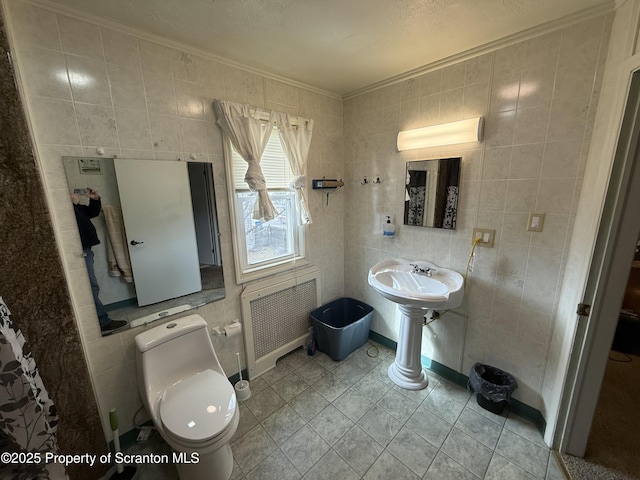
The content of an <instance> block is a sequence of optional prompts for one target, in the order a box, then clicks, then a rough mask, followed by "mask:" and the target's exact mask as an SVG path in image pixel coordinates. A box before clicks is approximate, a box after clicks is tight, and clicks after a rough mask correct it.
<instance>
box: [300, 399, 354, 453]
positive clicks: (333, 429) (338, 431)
mask: <svg viewBox="0 0 640 480" xmlns="http://www.w3.org/2000/svg"><path fill="white" fill-rule="evenodd" d="M309 425H311V427H313V429H314V430H315V431H316V432H318V434H319V435H320V436H321V437H322V438H324V439H325V440H326V441H327V443H329V445H335V443H336V442H337V441H338V440H340V439H341V438H342V437H343V436H344V435H345V434H346V433H347V432H348V431H349V430H351V428H353V425H354V423H353V421H351V420H349V418H348V417H347V416H346V415H344V414H343V413H342V412H341V411H340V410H338V409H337V408H336V407H334V406H333V405H329V406H328V407H327V408H325V409H324V410H323V411H322V412H320V413H319V414H318V415H316V417H314V419H313V420H311V421H310V422H309Z"/></svg>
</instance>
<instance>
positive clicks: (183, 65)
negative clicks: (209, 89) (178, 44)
mask: <svg viewBox="0 0 640 480" xmlns="http://www.w3.org/2000/svg"><path fill="white" fill-rule="evenodd" d="M169 55H170V57H171V68H172V71H173V76H174V78H176V79H178V80H185V81H187V82H194V83H197V82H199V81H200V66H199V63H198V57H197V56H196V55H193V54H191V53H187V52H183V51H180V50H171V51H170V54H169Z"/></svg>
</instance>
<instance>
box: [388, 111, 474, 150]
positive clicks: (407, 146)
mask: <svg viewBox="0 0 640 480" xmlns="http://www.w3.org/2000/svg"><path fill="white" fill-rule="evenodd" d="M483 133H484V117H477V118H470V119H469V120H461V121H459V122H451V123H443V124H441V125H433V126H432V127H423V128H414V129H413V130H404V131H401V132H399V133H398V142H397V145H398V151H400V152H401V151H403V150H411V149H414V148H428V147H439V146H442V145H453V144H456V143H466V142H481V141H482V138H483Z"/></svg>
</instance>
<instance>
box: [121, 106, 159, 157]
mask: <svg viewBox="0 0 640 480" xmlns="http://www.w3.org/2000/svg"><path fill="white" fill-rule="evenodd" d="M115 115H116V124H117V126H118V138H119V139H120V147H121V148H126V149H132V150H148V149H152V148H153V142H152V140H151V129H150V127H149V117H148V116H147V112H145V111H141V110H126V109H123V108H116V109H115Z"/></svg>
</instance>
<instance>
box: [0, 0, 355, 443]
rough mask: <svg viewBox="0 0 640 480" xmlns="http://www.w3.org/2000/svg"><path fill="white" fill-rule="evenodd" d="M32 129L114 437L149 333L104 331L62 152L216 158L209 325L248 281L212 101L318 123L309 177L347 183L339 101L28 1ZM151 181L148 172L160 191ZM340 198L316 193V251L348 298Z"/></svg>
mask: <svg viewBox="0 0 640 480" xmlns="http://www.w3.org/2000/svg"><path fill="white" fill-rule="evenodd" d="M6 7H7V8H6V12H7V13H8V15H7V23H8V26H9V32H10V34H11V36H12V40H13V46H14V49H15V50H14V61H15V62H16V63H17V66H18V69H19V72H20V77H21V82H22V87H23V92H24V94H25V95H26V101H27V105H28V110H29V115H30V120H31V124H32V125H31V126H32V132H33V134H34V137H35V142H36V145H37V150H38V157H39V161H40V164H41V170H42V174H43V182H44V184H45V189H46V194H47V197H48V199H49V202H50V208H51V212H52V216H53V223H54V228H55V232H56V237H57V241H58V244H59V246H60V249H61V250H62V256H63V261H64V264H65V265H64V267H65V271H66V273H67V278H68V283H69V288H70V292H71V296H72V299H73V302H74V305H75V311H76V317H77V320H78V324H79V328H80V330H81V335H82V338H83V340H84V345H85V349H86V352H87V356H88V362H89V366H90V370H91V372H92V374H93V380H94V384H95V389H96V394H97V397H98V401H99V404H100V407H101V412H102V421H103V425H104V427H105V432H106V435H107V436H108V437H109V438H110V430H109V427H108V424H107V423H105V422H106V421H107V414H108V411H109V409H111V408H112V407H117V408H118V411H119V416H120V419H121V420H120V422H121V426H120V431H121V432H125V431H127V430H129V429H130V428H131V425H132V423H131V421H132V418H133V414H134V412H135V411H136V410H137V409H138V408H139V407H140V406H141V402H140V400H139V398H138V390H137V383H136V381H137V380H136V369H135V365H136V364H135V362H136V360H135V349H134V344H133V337H134V336H135V335H136V334H138V333H140V332H141V331H142V329H141V328H138V329H134V330H131V331H126V332H124V333H120V334H116V335H112V336H109V337H104V338H102V337H101V336H100V331H99V329H98V322H97V318H96V315H95V308H94V306H93V303H92V296H91V291H90V289H89V284H88V281H87V277H86V274H85V273H84V272H85V270H84V266H83V265H84V262H83V259H82V258H81V257H80V256H79V255H78V254H79V252H81V248H80V243H79V238H78V234H77V230H76V227H75V219H74V217H73V213H72V212H73V211H72V209H71V204H70V203H69V192H68V189H67V183H66V179H65V175H64V171H63V168H62V161H61V157H62V156H63V155H72V156H74V155H85V156H96V149H97V148H98V147H102V148H103V149H104V151H105V153H104V155H105V156H112V155H118V156H119V157H121V158H142V159H157V160H167V161H175V160H177V159H179V158H182V159H185V158H189V157H190V155H191V154H195V156H196V159H197V160H198V161H209V162H211V163H213V167H214V177H215V184H216V201H217V205H218V216H219V220H220V224H221V232H222V254H223V264H224V276H225V286H226V291H227V296H226V299H224V300H222V301H218V302H215V303H212V304H209V305H207V306H205V307H202V308H200V309H198V310H197V313H199V314H200V315H202V316H203V317H204V318H205V319H206V320H207V321H208V322H209V324H210V325H211V326H217V325H225V324H228V323H231V322H232V321H233V320H234V319H236V318H240V301H239V298H240V297H239V296H240V293H241V290H242V286H240V285H237V284H236V282H235V274H234V268H233V258H232V255H233V253H232V247H231V243H230V242H231V236H230V235H231V234H230V226H229V212H228V201H227V190H226V181H225V171H224V162H223V156H222V147H221V136H220V132H219V129H218V127H217V125H216V124H215V117H214V114H213V111H212V108H211V103H212V101H213V99H214V98H223V99H227V100H232V101H236V102H244V103H250V104H252V105H256V106H259V107H266V108H272V109H274V110H279V111H286V112H290V113H294V114H298V115H303V116H306V117H310V118H313V119H314V121H315V126H314V138H313V141H312V146H311V151H310V154H309V168H308V176H309V177H310V178H321V177H322V176H326V177H328V178H332V177H334V178H342V177H343V175H344V174H343V166H342V100H341V99H339V98H337V97H335V96H331V95H329V94H324V93H322V92H316V91H312V90H310V89H307V88H302V87H298V86H294V85H293V84H292V83H287V82H284V81H279V80H277V79H273V78H270V77H266V76H261V75H258V74H255V73H249V72H248V71H244V70H240V69H237V68H234V67H231V66H228V65H226V64H223V63H220V62H218V61H216V60H215V59H213V58H212V57H210V56H207V55H206V54H205V53H202V52H194V51H192V50H188V49H186V47H185V48H181V47H180V46H177V45H175V44H169V43H168V42H166V41H163V40H161V39H155V38H151V37H148V36H145V35H143V34H137V33H136V32H131V31H120V30H115V29H112V28H105V27H103V26H101V25H98V24H96V23H91V22H88V21H83V20H78V19H76V18H71V17H69V16H66V15H62V14H56V13H55V12H52V11H49V10H46V9H44V8H40V7H36V6H32V5H30V4H28V3H25V2H21V1H12V2H7V3H6ZM151 182H152V179H149V185H148V186H149V187H151V186H152V185H151ZM343 201H344V194H343V192H342V191H338V192H336V193H334V194H333V195H331V199H330V201H329V205H327V204H326V199H325V197H324V195H322V194H319V193H318V192H313V191H312V192H309V202H310V204H311V213H312V217H313V220H314V223H313V225H311V226H310V227H309V228H308V231H307V235H308V236H307V252H308V257H309V258H310V260H311V261H312V262H313V263H314V264H315V265H317V266H318V268H320V270H321V273H322V286H323V289H322V294H323V298H322V301H323V302H326V301H329V300H331V299H334V298H337V297H340V296H342V293H343V278H344V273H343V254H342V245H343V223H342V218H343ZM214 346H215V348H216V351H217V353H218V355H219V357H220V359H221V362H222V364H223V368H225V370H226V371H227V373H228V374H229V375H232V374H234V373H236V371H237V368H236V356H235V352H236V351H242V349H243V346H242V344H241V341H234V342H230V341H227V340H225V339H222V340H220V339H218V338H216V339H214Z"/></svg>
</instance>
